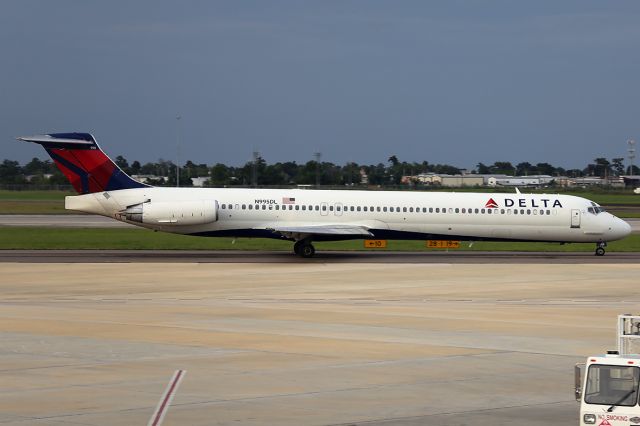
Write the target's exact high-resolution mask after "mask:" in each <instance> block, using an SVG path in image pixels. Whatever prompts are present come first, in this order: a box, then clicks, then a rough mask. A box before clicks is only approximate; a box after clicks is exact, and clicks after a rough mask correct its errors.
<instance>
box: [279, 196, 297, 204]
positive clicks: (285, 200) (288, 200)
mask: <svg viewBox="0 0 640 426" xmlns="http://www.w3.org/2000/svg"><path fill="white" fill-rule="evenodd" d="M295 203H296V199H295V198H293V197H282V204H295Z"/></svg>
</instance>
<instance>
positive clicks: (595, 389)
mask: <svg viewBox="0 0 640 426" xmlns="http://www.w3.org/2000/svg"><path fill="white" fill-rule="evenodd" d="M638 382H640V368H638V367H631V366H624V365H598V364H594V365H591V366H589V372H588V373H587V387H586V392H585V395H584V402H586V403H587V404H604V405H622V406H626V407H630V406H633V405H636V403H637V401H638Z"/></svg>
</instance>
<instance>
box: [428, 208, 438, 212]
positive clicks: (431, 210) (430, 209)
mask: <svg viewBox="0 0 640 426" xmlns="http://www.w3.org/2000/svg"><path fill="white" fill-rule="evenodd" d="M436 210H437V209H436ZM429 213H433V207H429ZM436 213H437V211H436Z"/></svg>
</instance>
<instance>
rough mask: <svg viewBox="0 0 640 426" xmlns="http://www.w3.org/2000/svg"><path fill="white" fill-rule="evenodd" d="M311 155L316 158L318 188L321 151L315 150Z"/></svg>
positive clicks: (317, 186) (317, 183) (318, 184)
mask: <svg viewBox="0 0 640 426" xmlns="http://www.w3.org/2000/svg"><path fill="white" fill-rule="evenodd" d="M313 156H314V157H315V159H316V188H320V157H322V153H320V152H316V153H314V154H313Z"/></svg>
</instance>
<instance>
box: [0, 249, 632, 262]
mask: <svg viewBox="0 0 640 426" xmlns="http://www.w3.org/2000/svg"><path fill="white" fill-rule="evenodd" d="M6 262H20V263H183V262H192V263H237V264H242V263H292V264H307V263H308V264H315V263H320V264H322V263H399V264H401V263H417V264H419V263H423V264H434V263H436V264H440V263H445V264H544V265H547V264H589V263H593V264H600V265H602V264H638V263H640V252H629V253H623V252H613V253H607V254H606V255H605V256H594V254H593V253H591V252H566V253H563V252H511V251H502V252H499V251H491V252H480V251H473V252H471V251H461V252H457V251H440V252H397V251H377V252H376V251H318V252H316V255H315V256H314V257H313V258H311V259H302V258H300V257H298V256H295V255H294V254H293V252H288V251H248V250H247V251H242V250H0V263H6Z"/></svg>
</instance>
